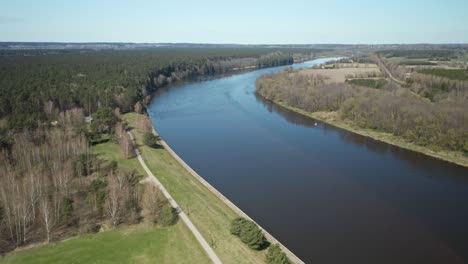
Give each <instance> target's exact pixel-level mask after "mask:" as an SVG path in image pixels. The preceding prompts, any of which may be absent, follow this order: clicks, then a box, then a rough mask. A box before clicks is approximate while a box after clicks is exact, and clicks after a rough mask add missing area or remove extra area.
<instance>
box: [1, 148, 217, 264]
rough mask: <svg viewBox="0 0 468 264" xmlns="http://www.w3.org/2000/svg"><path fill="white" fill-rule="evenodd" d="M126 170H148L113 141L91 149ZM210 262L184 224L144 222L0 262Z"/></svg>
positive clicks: (28, 250)
mask: <svg viewBox="0 0 468 264" xmlns="http://www.w3.org/2000/svg"><path fill="white" fill-rule="evenodd" d="M91 151H92V152H93V153H96V154H98V155H99V156H100V157H101V158H103V159H105V160H107V161H116V162H117V163H118V166H119V167H121V168H125V169H136V170H137V171H138V172H139V173H140V174H142V175H145V174H144V170H143V168H142V167H141V165H140V163H139V162H138V160H137V159H136V158H132V159H125V158H124V156H123V153H122V150H121V148H120V146H119V145H118V144H117V143H114V142H112V141H109V142H106V143H101V144H98V145H95V146H93V147H92V148H91ZM209 262H210V260H209V258H208V256H207V255H206V253H205V252H204V251H203V249H202V248H201V246H200V244H199V243H198V241H197V240H196V239H195V237H194V236H193V234H192V233H191V232H190V230H189V229H188V228H187V227H186V226H185V225H184V223H183V222H182V221H178V222H177V223H176V224H175V225H173V226H169V227H155V226H150V225H148V224H145V223H142V224H138V225H133V226H126V227H121V228H117V229H114V230H111V231H104V232H100V233H97V234H87V235H82V236H77V237H73V238H71V239H68V240H65V241H62V242H58V243H52V244H48V245H44V246H38V247H34V248H31V249H24V250H21V251H17V252H13V253H10V254H9V255H7V256H6V257H4V258H3V259H1V258H0V263H5V264H6V263H12V264H13V263H14V264H16V263H209Z"/></svg>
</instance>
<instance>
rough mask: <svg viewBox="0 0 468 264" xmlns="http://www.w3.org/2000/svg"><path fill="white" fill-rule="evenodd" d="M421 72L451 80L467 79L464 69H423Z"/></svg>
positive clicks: (467, 72)
mask: <svg viewBox="0 0 468 264" xmlns="http://www.w3.org/2000/svg"><path fill="white" fill-rule="evenodd" d="M419 72H420V73H422V74H428V75H435V76H439V77H444V78H448V79H451V80H460V81H468V70H464V69H423V70H421V71H419Z"/></svg>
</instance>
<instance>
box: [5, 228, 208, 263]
mask: <svg viewBox="0 0 468 264" xmlns="http://www.w3.org/2000/svg"><path fill="white" fill-rule="evenodd" d="M209 262H210V260H209V259H208V256H206V254H205V252H204V251H203V250H202V248H201V246H200V245H199V244H198V243H197V241H196V240H195V238H194V237H193V235H192V233H190V231H189V230H188V228H187V227H186V226H185V225H184V224H183V223H182V222H180V221H179V222H178V223H177V224H175V225H173V226H170V227H164V228H160V227H150V226H147V225H145V224H140V225H135V226H130V227H124V228H119V229H115V230H112V231H106V232H101V233H98V234H89V235H84V236H80V237H76V238H72V239H69V240H66V241H63V242H59V243H54V244H49V245H45V246H42V247H37V248H33V249H28V250H23V251H19V252H17V253H12V254H9V255H8V256H6V257H5V258H3V259H0V263H4V264H20V263H35V264H41V263H74V264H79V263H83V264H85V263H86V264H87V263H168V264H169V263H209Z"/></svg>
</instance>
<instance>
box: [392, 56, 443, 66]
mask: <svg viewBox="0 0 468 264" xmlns="http://www.w3.org/2000/svg"><path fill="white" fill-rule="evenodd" d="M387 60H388V61H390V62H391V63H394V64H398V65H409V66H410V65H437V64H436V63H433V62H430V61H429V59H427V58H425V59H423V58H420V59H414V58H413V59H409V58H406V57H391V58H387Z"/></svg>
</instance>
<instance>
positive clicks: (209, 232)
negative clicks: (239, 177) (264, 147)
mask: <svg viewBox="0 0 468 264" xmlns="http://www.w3.org/2000/svg"><path fill="white" fill-rule="evenodd" d="M136 116H137V114H136V113H129V114H126V115H125V116H124V118H125V119H126V120H127V122H128V123H129V124H130V125H131V126H133V125H132V124H133V122H134V120H135V117H136ZM132 132H133V134H134V135H135V137H136V139H137V143H138V144H139V145H140V146H139V147H140V150H141V153H142V156H143V159H144V160H145V162H146V164H147V165H148V167H149V168H150V170H151V171H152V172H153V173H154V175H155V176H156V177H157V178H158V179H159V180H160V181H161V183H162V184H163V185H164V186H165V187H166V189H167V190H168V191H169V193H170V194H171V195H172V196H173V197H174V199H175V200H176V201H177V203H178V204H179V206H180V207H181V208H182V209H183V210H184V211H185V212H186V213H187V215H188V216H189V218H190V219H191V220H192V222H193V223H194V225H195V226H196V227H197V228H198V230H199V231H200V233H201V234H202V235H203V237H204V238H205V239H206V240H207V242H208V243H209V244H210V245H211V246H212V247H213V249H214V251H215V252H216V254H218V256H219V257H220V258H221V260H222V261H223V262H224V263H263V262H265V256H264V254H265V253H264V252H258V251H254V250H251V249H249V248H248V247H247V246H246V245H245V244H243V243H242V242H241V241H240V240H239V238H237V237H235V236H233V235H232V234H230V232H229V227H230V223H231V221H232V219H234V218H235V217H238V215H237V214H236V213H235V212H234V211H232V210H231V209H230V208H229V207H227V206H226V205H225V204H224V203H223V202H222V201H221V200H220V199H218V197H216V196H215V195H214V194H213V193H211V192H210V191H209V190H208V189H207V188H206V187H204V186H203V185H202V184H200V183H199V182H198V180H196V179H195V178H194V177H193V176H191V175H190V174H189V173H188V172H187V171H186V170H185V169H184V168H183V167H182V166H181V165H180V164H179V163H178V162H177V161H176V160H175V159H174V158H173V157H172V156H171V155H170V154H169V152H167V151H166V150H164V149H154V148H150V147H147V146H144V145H143V144H142V134H140V133H138V132H137V131H136V129H133V131H132Z"/></svg>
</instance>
